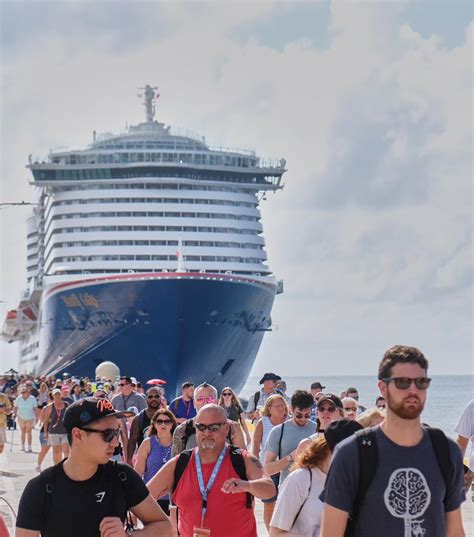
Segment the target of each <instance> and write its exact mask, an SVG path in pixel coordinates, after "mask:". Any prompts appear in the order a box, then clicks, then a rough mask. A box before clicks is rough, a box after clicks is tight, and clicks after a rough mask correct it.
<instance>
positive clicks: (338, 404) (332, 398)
mask: <svg viewBox="0 0 474 537" xmlns="http://www.w3.org/2000/svg"><path fill="white" fill-rule="evenodd" d="M324 401H329V402H331V403H332V404H333V405H334V406H335V407H336V408H344V405H343V404H342V401H341V400H340V399H339V397H338V396H337V395H334V394H333V393H324V394H323V395H321V397H320V398H319V399H318V407H319V405H321V403H323V402H324Z"/></svg>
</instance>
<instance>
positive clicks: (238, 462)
mask: <svg viewBox="0 0 474 537" xmlns="http://www.w3.org/2000/svg"><path fill="white" fill-rule="evenodd" d="M246 452H247V450H242V449H240V448H238V447H235V446H229V455H230V462H231V463H232V466H233V468H234V470H235V471H236V473H237V475H238V476H239V477H240V479H242V480H244V481H247V480H248V477H247V470H246V469H245V459H244V456H245V453H246ZM245 495H246V497H247V498H246V502H245V507H246V508H247V509H252V508H253V496H252V494H250V492H246V493H245Z"/></svg>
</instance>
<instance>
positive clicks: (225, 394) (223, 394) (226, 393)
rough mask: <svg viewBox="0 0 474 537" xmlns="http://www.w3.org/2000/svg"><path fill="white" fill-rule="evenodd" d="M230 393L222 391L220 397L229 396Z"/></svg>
mask: <svg viewBox="0 0 474 537" xmlns="http://www.w3.org/2000/svg"><path fill="white" fill-rule="evenodd" d="M231 396H232V394H231V393H230V392H225V393H224V392H222V397H231Z"/></svg>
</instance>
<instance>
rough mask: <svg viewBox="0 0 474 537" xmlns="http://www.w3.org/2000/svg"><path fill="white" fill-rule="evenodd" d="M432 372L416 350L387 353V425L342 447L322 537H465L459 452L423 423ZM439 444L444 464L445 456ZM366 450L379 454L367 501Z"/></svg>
mask: <svg viewBox="0 0 474 537" xmlns="http://www.w3.org/2000/svg"><path fill="white" fill-rule="evenodd" d="M427 371H428V360H427V359H426V358H425V356H424V355H423V354H422V353H421V352H420V351H419V350H418V349H416V348H414V347H405V346H401V345H397V346H395V347H392V348H391V349H389V350H388V351H387V352H386V353H385V355H384V357H383V359H382V361H381V362H380V366H379V383H378V386H379V389H380V392H381V394H382V395H383V396H384V397H385V399H386V405H387V415H386V418H385V421H384V422H383V423H382V424H381V425H380V426H378V427H376V428H375V429H374V430H373V431H372V432H371V431H370V430H369V431H368V432H367V430H366V431H361V433H364V435H363V436H362V435H361V436H360V437H359V438H358V437H357V434H359V433H357V434H356V436H355V437H351V438H349V439H347V440H345V441H343V442H342V443H341V444H339V445H338V446H337V448H336V451H335V454H334V459H333V462H332V464H331V469H330V471H329V474H328V477H327V480H326V486H325V489H324V491H323V493H322V494H321V500H323V501H324V502H325V506H324V512H323V521H322V526H321V537H343V536H344V535H348V534H350V535H354V536H366V535H379V534H380V533H381V532H383V534H384V535H387V536H390V537H392V536H394V537H395V536H397V537H398V536H402V535H405V536H407V535H409V536H417V535H420V536H421V535H429V536H430V537H464V530H463V527H462V519H461V510H460V505H461V503H462V502H463V501H464V499H465V494H464V489H463V467H462V460H461V453H460V450H459V447H458V446H457V444H456V443H455V442H454V441H453V440H451V439H448V438H446V437H445V436H444V435H443V434H442V433H441V431H437V433H441V437H442V438H441V441H440V438H439V435H435V434H432V433H433V431H434V430H433V429H432V430H431V431H430V430H429V429H428V428H426V427H423V425H422V423H421V420H420V415H421V413H422V411H423V408H424V405H425V402H426V393H427V389H428V387H429V385H430V381H431V379H429V378H428V377H427ZM369 435H370V437H369ZM436 436H438V438H437V441H436V442H434V437H436ZM367 438H370V440H367ZM360 439H366V440H365V442H364V440H362V442H360V441H359V440H360ZM441 444H443V445H444V446H445V449H444V455H445V456H444V458H441V457H440V456H439V453H440V451H441V450H440V445H441ZM374 448H375V451H374ZM366 450H369V452H371V453H375V459H374V461H373V464H372V466H373V477H372V480H371V482H370V483H369V484H368V487H365V490H364V493H363V494H361V486H360V485H361V483H362V482H363V480H364V476H365V473H364V470H362V468H361V466H360V465H361V461H364V460H366V457H365V455H364V453H367V451H366ZM446 464H448V465H449V466H450V469H451V472H450V475H449V476H448V475H447V473H448V472H446V471H445V469H446ZM365 467H367V465H365ZM346 528H349V529H350V533H346Z"/></svg>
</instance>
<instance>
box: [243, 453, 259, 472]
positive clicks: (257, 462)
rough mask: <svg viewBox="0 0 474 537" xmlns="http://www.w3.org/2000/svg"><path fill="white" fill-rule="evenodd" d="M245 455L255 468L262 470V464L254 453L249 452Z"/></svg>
mask: <svg viewBox="0 0 474 537" xmlns="http://www.w3.org/2000/svg"><path fill="white" fill-rule="evenodd" d="M247 456H248V458H249V459H250V460H251V461H252V462H253V463H254V464H255V466H256V467H257V468H259V469H260V470H263V465H262V463H261V462H260V459H259V458H258V457H255V455H252V454H251V453H249V454H248V455H247Z"/></svg>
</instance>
